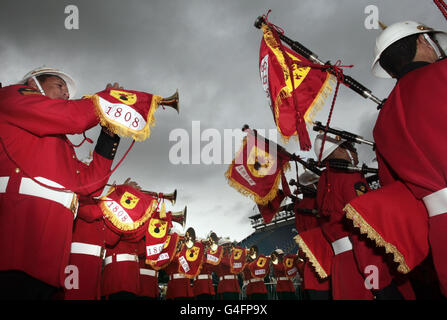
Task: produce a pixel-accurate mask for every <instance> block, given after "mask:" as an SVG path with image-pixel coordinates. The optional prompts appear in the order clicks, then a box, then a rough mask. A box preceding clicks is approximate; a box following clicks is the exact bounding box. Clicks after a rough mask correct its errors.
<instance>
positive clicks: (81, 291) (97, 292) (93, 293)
mask: <svg viewBox="0 0 447 320" xmlns="http://www.w3.org/2000/svg"><path fill="white" fill-rule="evenodd" d="M119 239H120V235H119V234H118V233H116V232H114V231H112V230H111V229H110V228H108V227H107V226H106V224H105V223H104V219H103V214H102V211H101V210H100V209H99V207H98V205H97V203H96V201H95V202H93V201H92V203H90V204H87V203H83V204H81V205H80V207H79V211H78V216H77V218H76V220H75V224H74V230H73V240H72V243H71V251H70V260H69V264H70V265H73V266H76V267H77V269H78V286H77V288H65V291H64V299H66V300H99V299H101V273H102V265H103V259H104V257H105V253H106V247H107V246H108V247H113V246H115V245H116V244H117V243H118V241H119Z"/></svg>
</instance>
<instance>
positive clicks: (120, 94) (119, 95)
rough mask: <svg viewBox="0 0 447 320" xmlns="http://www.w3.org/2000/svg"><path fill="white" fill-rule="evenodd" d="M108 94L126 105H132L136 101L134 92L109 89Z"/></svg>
mask: <svg viewBox="0 0 447 320" xmlns="http://www.w3.org/2000/svg"><path fill="white" fill-rule="evenodd" d="M110 95H111V96H112V97H114V98H116V99H118V100H120V101H121V102H122V103H124V104H127V105H128V106H131V105H134V104H135V103H136V102H137V95H136V94H135V93H131V92H126V91H120V90H110Z"/></svg>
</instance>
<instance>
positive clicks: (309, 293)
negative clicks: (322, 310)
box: [303, 289, 332, 300]
mask: <svg viewBox="0 0 447 320" xmlns="http://www.w3.org/2000/svg"><path fill="white" fill-rule="evenodd" d="M303 296H304V300H332V296H331V292H330V291H329V290H312V289H305V290H303Z"/></svg>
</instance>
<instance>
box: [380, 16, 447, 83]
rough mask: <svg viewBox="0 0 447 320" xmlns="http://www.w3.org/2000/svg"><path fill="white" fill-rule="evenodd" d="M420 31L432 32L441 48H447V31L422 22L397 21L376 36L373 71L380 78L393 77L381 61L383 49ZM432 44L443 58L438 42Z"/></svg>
mask: <svg viewBox="0 0 447 320" xmlns="http://www.w3.org/2000/svg"><path fill="white" fill-rule="evenodd" d="M419 33H421V34H423V33H430V34H432V35H433V36H434V37H435V38H436V41H437V42H438V44H439V46H440V47H441V49H443V51H444V52H445V49H446V48H447V33H445V32H444V31H439V30H434V29H432V28H430V27H427V26H426V25H424V24H422V23H419V22H415V21H402V22H397V23H394V24H392V25H390V26H389V27H386V29H385V30H383V31H382V33H381V34H380V35H379V36H378V37H377V38H376V45H375V48H374V60H373V63H372V65H371V71H372V73H373V74H374V75H375V76H376V77H379V78H391V76H390V75H389V74H388V72H386V71H385V70H384V69H383V68H382V66H381V65H380V63H379V59H380V56H381V55H382V53H383V51H385V49H386V48H388V47H389V46H390V45H392V44H393V43H395V42H396V41H398V40H400V39H403V38H405V37H408V36H411V35H413V34H419ZM426 39H427V38H426ZM427 41H429V42H430V41H431V40H429V39H427ZM430 44H431V46H432V47H433V49H434V50H435V51H436V53H437V54H438V57H439V58H441V52H440V51H439V48H437V46H436V44H434V43H433V41H431V43H430Z"/></svg>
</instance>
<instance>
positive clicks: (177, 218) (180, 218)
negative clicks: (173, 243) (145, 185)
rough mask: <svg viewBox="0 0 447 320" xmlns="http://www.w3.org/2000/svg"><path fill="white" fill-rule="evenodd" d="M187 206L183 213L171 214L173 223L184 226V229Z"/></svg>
mask: <svg viewBox="0 0 447 320" xmlns="http://www.w3.org/2000/svg"><path fill="white" fill-rule="evenodd" d="M186 209H187V208H186V206H185V209H183V210H182V211H176V212H171V217H172V221H174V222H177V223H179V224H181V225H182V228H185V224H186Z"/></svg>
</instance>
